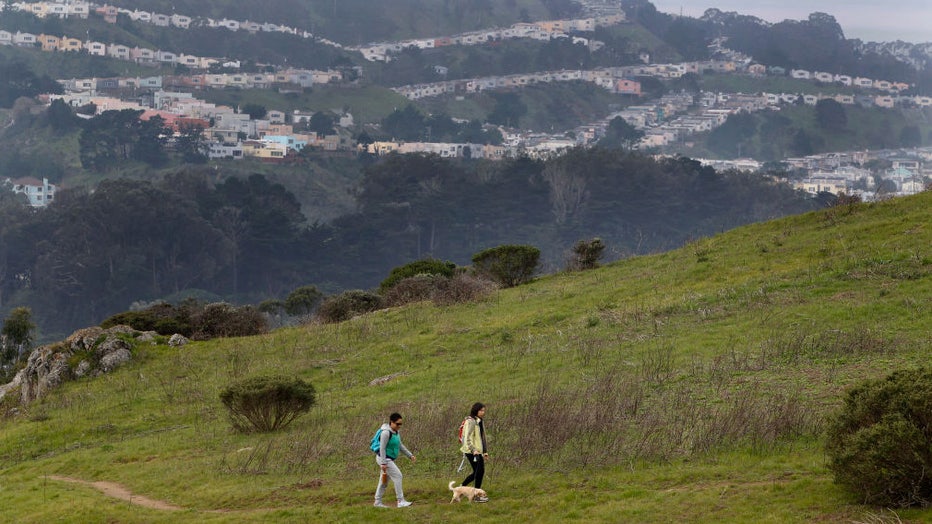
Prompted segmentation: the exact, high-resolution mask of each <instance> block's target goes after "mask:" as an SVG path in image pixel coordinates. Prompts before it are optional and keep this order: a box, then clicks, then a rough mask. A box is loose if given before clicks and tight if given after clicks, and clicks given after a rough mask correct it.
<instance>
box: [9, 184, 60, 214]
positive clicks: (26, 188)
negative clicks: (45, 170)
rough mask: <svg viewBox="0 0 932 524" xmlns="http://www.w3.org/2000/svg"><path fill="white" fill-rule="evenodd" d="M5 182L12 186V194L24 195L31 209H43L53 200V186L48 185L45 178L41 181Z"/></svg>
mask: <svg viewBox="0 0 932 524" xmlns="http://www.w3.org/2000/svg"><path fill="white" fill-rule="evenodd" d="M7 180H8V182H9V183H10V184H11V185H12V190H13V192H14V193H21V194H24V195H26V198H27V199H28V200H29V205H30V206H32V207H45V206H47V205H49V203H51V202H52V201H53V200H55V189H56V188H55V184H49V179H47V178H43V179H42V180H41V181H40V180H39V179H37V178H33V177H24V178H18V179H16V180H10V179H7Z"/></svg>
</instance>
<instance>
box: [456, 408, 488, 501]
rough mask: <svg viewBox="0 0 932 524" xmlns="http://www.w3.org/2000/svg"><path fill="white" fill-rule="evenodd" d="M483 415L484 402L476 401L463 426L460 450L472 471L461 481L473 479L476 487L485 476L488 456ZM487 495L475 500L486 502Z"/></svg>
mask: <svg viewBox="0 0 932 524" xmlns="http://www.w3.org/2000/svg"><path fill="white" fill-rule="evenodd" d="M484 417H485V404H483V403H482V402H476V403H475V404H473V405H472V409H471V410H469V418H467V419H466V425H465V426H464V427H463V445H462V446H461V447H460V451H461V452H462V453H463V455H464V456H465V457H466V460H468V461H469V465H470V466H472V473H470V474H469V476H468V477H466V480H464V481H463V485H464V486H465V485H467V484H469V483H470V482H473V481H475V483H476V484H475V486H476V487H477V488H482V477H483V476H485V460H486V459H487V458H489V447H488V446H487V445H486V443H485V426H484V425H483V424H482V419H483V418H484ZM488 501H489V498H488V497H477V498H476V502H488Z"/></svg>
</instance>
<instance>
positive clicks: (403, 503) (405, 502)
mask: <svg viewBox="0 0 932 524" xmlns="http://www.w3.org/2000/svg"><path fill="white" fill-rule="evenodd" d="M410 505H411V503H410V502H408V501H407V500H402V501H400V502H398V507H399V508H407V507H408V506H410Z"/></svg>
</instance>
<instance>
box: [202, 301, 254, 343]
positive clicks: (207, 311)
mask: <svg viewBox="0 0 932 524" xmlns="http://www.w3.org/2000/svg"><path fill="white" fill-rule="evenodd" d="M191 326H192V328H193V331H192V333H191V338H192V339H194V340H209V339H212V338H215V337H243V336H249V335H258V334H261V333H265V332H267V331H268V324H267V323H266V320H265V316H263V314H262V313H260V312H259V310H258V309H256V308H255V307H253V306H240V307H236V306H232V305H230V304H226V303H223V302H217V303H213V304H207V305H206V306H204V308H203V309H201V310H200V311H198V312H196V313H195V314H193V315H191Z"/></svg>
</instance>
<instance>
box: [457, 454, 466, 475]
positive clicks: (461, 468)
mask: <svg viewBox="0 0 932 524" xmlns="http://www.w3.org/2000/svg"><path fill="white" fill-rule="evenodd" d="M465 465H466V455H463V460H461V461H460V467H458V468H456V472H457V473H459V472H460V471H463V466H465Z"/></svg>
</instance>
